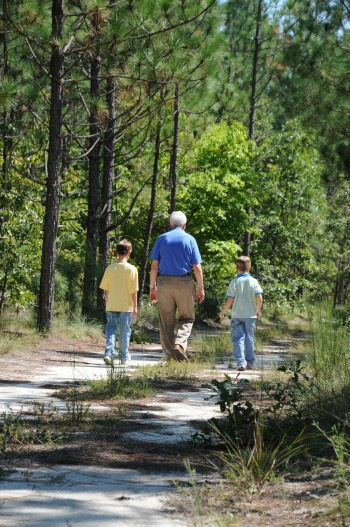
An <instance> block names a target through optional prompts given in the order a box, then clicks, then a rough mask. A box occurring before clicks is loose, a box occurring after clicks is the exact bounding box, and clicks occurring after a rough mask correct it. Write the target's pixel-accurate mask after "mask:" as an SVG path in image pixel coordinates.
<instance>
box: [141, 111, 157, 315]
mask: <svg viewBox="0 0 350 527" xmlns="http://www.w3.org/2000/svg"><path fill="white" fill-rule="evenodd" d="M160 132H161V121H160V116H158V122H157V130H156V141H155V149H154V162H153V173H152V187H151V201H150V206H149V211H148V218H147V225H146V233H145V240H144V244H143V256H142V264H141V272H140V280H139V293H138V305H140V304H141V300H142V296H143V292H144V289H145V284H146V275H147V268H148V258H149V246H150V241H151V235H152V230H153V221H154V213H155V209H156V196H157V179H158V172H159V156H160Z"/></svg>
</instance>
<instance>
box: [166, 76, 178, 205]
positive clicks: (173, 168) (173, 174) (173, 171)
mask: <svg viewBox="0 0 350 527" xmlns="http://www.w3.org/2000/svg"><path fill="white" fill-rule="evenodd" d="M179 115H180V109H179V85H178V84H177V83H176V84H175V97H174V132H173V146H172V151H171V158H170V174H169V175H170V177H169V179H170V187H171V194H170V212H174V210H175V208H176V190H177V157H178V147H179Z"/></svg>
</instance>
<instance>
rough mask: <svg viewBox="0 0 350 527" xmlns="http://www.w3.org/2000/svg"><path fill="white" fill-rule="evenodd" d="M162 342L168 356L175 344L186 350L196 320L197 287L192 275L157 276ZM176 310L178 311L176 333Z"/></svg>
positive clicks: (170, 354)
mask: <svg viewBox="0 0 350 527" xmlns="http://www.w3.org/2000/svg"><path fill="white" fill-rule="evenodd" d="M157 296H158V312H159V332H160V343H161V345H162V349H163V352H164V353H165V355H166V357H168V358H170V357H171V356H172V354H173V348H174V345H175V344H179V345H180V346H182V348H183V349H184V350H185V351H186V349H187V340H188V337H189V336H190V334H191V331H192V326H193V322H194V316H195V315H194V301H195V289H194V283H193V279H192V276H191V275H185V276H168V275H159V276H158V278H157ZM176 310H177V312H178V319H177V327H176V335H175V326H176Z"/></svg>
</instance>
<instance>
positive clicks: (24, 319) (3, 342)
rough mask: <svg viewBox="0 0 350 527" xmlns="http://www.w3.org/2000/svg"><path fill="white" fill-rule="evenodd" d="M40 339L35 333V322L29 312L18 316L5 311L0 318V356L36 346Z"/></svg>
mask: <svg viewBox="0 0 350 527" xmlns="http://www.w3.org/2000/svg"><path fill="white" fill-rule="evenodd" d="M39 342H40V337H39V335H38V334H37V333H36V327H35V320H34V318H33V315H32V313H31V312H30V311H23V312H20V313H19V314H17V313H15V312H9V311H5V312H4V313H3V314H2V316H1V318H0V354H5V353H9V352H10V351H13V350H18V349H23V348H26V347H29V346H36V345H38V344H39Z"/></svg>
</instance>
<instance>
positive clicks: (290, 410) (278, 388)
mask: <svg viewBox="0 0 350 527" xmlns="http://www.w3.org/2000/svg"><path fill="white" fill-rule="evenodd" d="M277 371H280V372H282V373H285V374H289V377H288V379H287V380H277V381H271V382H269V383H263V385H262V387H263V389H264V391H265V392H266V394H267V395H268V397H269V398H271V399H273V400H275V401H276V402H275V403H273V404H271V405H269V406H267V407H266V408H265V409H264V413H265V414H269V415H270V416H272V417H273V418H274V420H277V419H280V418H282V417H283V418H284V419H285V420H288V419H291V418H292V417H297V418H299V419H302V418H303V417H304V415H303V411H302V405H301V400H302V398H303V397H304V396H305V393H306V392H309V391H310V389H312V383H311V382H310V378H309V376H308V375H307V374H306V373H305V372H304V365H303V364H302V361H301V360H300V359H298V360H296V361H293V362H291V363H290V365H289V366H279V367H278V368H277Z"/></svg>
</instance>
